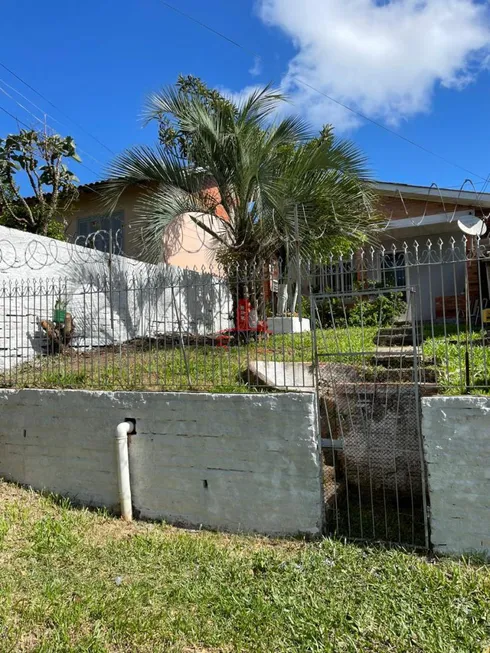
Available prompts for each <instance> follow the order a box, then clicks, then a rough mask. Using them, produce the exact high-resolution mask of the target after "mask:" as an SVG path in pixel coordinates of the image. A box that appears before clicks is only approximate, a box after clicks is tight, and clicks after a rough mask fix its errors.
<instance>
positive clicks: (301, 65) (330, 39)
mask: <svg viewBox="0 0 490 653" xmlns="http://www.w3.org/2000/svg"><path fill="white" fill-rule="evenodd" d="M174 4H175V6H178V7H179V9H181V10H182V11H186V12H188V13H189V14H192V15H193V16H194V17H195V18H196V19H198V20H201V21H203V22H205V23H207V24H209V25H211V26H213V27H214V28H215V29H216V30H218V31H220V32H222V33H224V34H226V35H228V36H229V37H230V38H232V39H234V40H235V41H237V42H239V43H241V44H242V45H243V46H244V47H245V48H246V49H247V50H250V51H252V52H257V53H259V54H260V60H257V59H255V58H254V56H253V55H252V54H250V53H249V52H247V51H244V50H242V49H239V48H237V47H235V46H233V45H232V44H230V43H227V42H226V41H224V40H223V39H221V38H219V37H218V36H215V35H213V34H211V33H209V32H208V31H206V30H205V29H203V28H202V27H200V26H198V25H196V24H194V23H192V22H191V21H189V20H187V19H186V18H184V17H182V16H180V15H178V14H176V13H175V12H172V11H171V10H169V9H168V8H167V7H165V6H164V4H163V3H162V2H161V0H119V2H118V3H114V2H110V1H109V0H85V1H84V2H83V3H75V2H66V0H64V1H63V2H62V1H61V0H48V1H47V2H43V3H39V2H36V3H35V2H32V0H16V2H15V3H8V4H5V5H4V6H3V7H2V18H3V21H2V22H3V27H4V29H3V30H2V40H1V45H0V55H1V56H0V61H1V62H2V63H3V64H5V65H6V66H8V67H9V68H11V69H12V70H13V71H15V72H16V73H17V75H19V76H20V77H22V78H23V79H24V80H25V81H26V82H28V83H29V84H31V85H32V86H33V87H35V88H36V89H37V90H39V91H40V92H41V93H42V94H43V95H45V96H46V97H47V98H49V100H51V101H52V102H53V103H54V104H55V105H56V106H57V107H58V108H59V109H61V111H62V112H63V113H66V114H67V115H69V116H70V117H71V118H72V119H73V120H75V121H76V122H77V123H79V125H81V126H82V127H83V128H84V129H85V130H87V131H89V132H90V133H92V134H93V135H94V136H95V137H96V138H98V139H99V140H100V141H101V142H103V143H104V145H105V146H106V147H107V148H108V149H109V150H111V151H113V152H118V151H120V150H121V149H124V148H126V147H129V146H131V145H135V144H140V143H152V142H154V141H155V139H156V128H155V127H154V126H150V127H145V128H143V126H142V123H141V120H140V118H139V116H140V112H141V107H142V104H143V101H144V98H145V96H146V95H147V94H148V93H149V92H151V91H153V90H155V89H158V88H159V87H161V86H163V85H166V84H171V83H173V82H174V81H175V79H176V77H177V75H178V74H179V73H184V74H194V75H198V76H200V77H202V78H203V79H204V80H205V81H206V82H207V83H208V84H210V85H212V86H218V87H220V88H223V89H227V90H229V91H230V92H233V93H237V94H240V93H241V92H243V90H244V89H246V88H247V87H250V86H254V85H260V84H263V83H266V82H269V81H272V82H274V83H275V84H277V85H281V86H282V88H284V89H286V90H287V91H288V92H289V93H290V95H291V98H292V104H291V106H290V109H289V110H290V111H291V112H299V113H301V114H302V115H304V116H305V117H306V118H307V119H308V120H310V121H311V122H312V123H313V124H314V125H315V126H316V127H320V126H321V123H326V122H333V124H334V125H336V126H337V128H338V130H339V132H341V133H342V135H343V136H347V137H349V138H351V139H353V140H354V141H355V142H356V143H357V144H358V145H359V147H360V148H362V150H364V152H365V153H366V154H367V155H368V157H369V160H370V162H371V167H372V169H373V172H374V174H375V176H376V178H378V179H382V180H385V181H398V182H405V183H415V184H431V183H432V182H436V183H438V184H439V185H441V186H458V185H459V184H461V183H462V182H463V181H464V179H465V178H466V177H471V178H472V179H473V181H474V182H475V184H477V188H478V189H480V188H481V187H482V179H481V178H485V177H486V176H487V175H489V174H490V157H489V156H488V155H487V152H488V151H489V145H490V121H489V119H488V113H489V111H488V106H489V96H490V73H489V69H488V61H489V58H488V53H489V52H490V49H489V47H490V18H489V15H488V9H489V3H488V2H487V1H484V2H482V1H481V0H479V1H478V0H425V2H419V1H417V2H416V1H415V0H397V2H389V1H388V2H386V1H385V0H384V1H383V2H379V1H378V0H302V2H297V0H258V2H248V1H246V0H235V2H229V1H228V2H227V1H226V0H207V1H206V2H203V1H202V0H174ZM26 17H28V20H27V19H26ZM298 79H300V80H302V81H303V82H304V81H306V82H307V83H309V84H310V85H312V86H315V88H317V89H319V90H321V91H322V92H323V93H327V94H329V95H332V96H335V97H337V98H339V99H341V100H342V101H343V102H344V103H346V104H349V105H350V106H353V107H355V108H356V109H357V110H359V111H361V112H362V113H365V114H366V115H368V116H369V117H370V118H372V119H374V120H376V121H379V122H380V123H382V124H383V125H385V126H387V127H388V128H389V129H392V130H394V131H395V132H396V133H397V134H400V135H402V136H404V137H405V138H407V139H411V140H413V141H416V142H417V143H419V144H420V145H422V146H423V147H425V148H427V149H429V150H432V151H434V152H436V153H438V154H439V155H440V156H442V157H444V158H446V159H448V160H450V161H452V162H454V163H456V164H458V165H460V166H462V167H464V168H467V169H468V170H470V171H472V173H473V174H469V173H465V172H464V171H462V170H460V169H458V168H457V167H454V166H452V165H449V164H447V163H445V162H443V161H441V160H440V159H437V158H435V157H433V156H431V155H430V154H428V153H426V152H423V151H421V150H420V149H417V148H415V147H413V146H412V145H410V144H408V143H407V142H404V141H403V140H401V139H400V138H397V137H396V136H395V135H393V134H391V133H387V132H386V131H384V130H383V129H380V128H379V127H377V126H375V125H373V124H370V123H366V122H365V121H363V120H361V119H359V118H358V117H357V116H355V115H354V114H349V112H346V111H344V110H342V109H340V108H339V107H338V106H337V105H334V104H332V103H330V102H329V101H328V100H326V98H325V97H324V96H323V95H321V94H319V93H317V92H316V91H312V90H310V89H308V88H307V87H305V86H304V85H301V84H298V82H297V80H298ZM11 87H13V88H11ZM1 89H3V92H2V91H1ZM13 89H15V90H16V91H20V92H21V93H22V94H23V95H25V96H26V97H27V98H29V99H30V100H31V101H32V102H34V103H35V104H36V105H37V106H38V107H39V109H42V110H44V111H47V112H48V113H49V114H50V115H51V116H52V118H48V123H49V124H50V125H51V126H52V127H54V128H55V129H56V130H57V131H59V132H60V133H63V134H68V133H70V134H72V135H73V136H74V137H75V139H76V142H77V144H78V146H79V147H80V148H81V149H82V150H83V152H82V153H81V156H82V159H83V163H84V164H86V165H87V166H88V167H90V168H91V169H92V171H93V172H92V171H89V170H87V169H86V168H79V167H77V174H78V176H79V177H80V179H81V180H82V181H83V182H87V181H93V180H94V179H96V175H95V174H94V172H95V173H97V174H98V175H101V174H103V170H104V164H106V163H107V162H108V161H109V160H110V158H111V154H110V152H109V151H108V150H107V149H106V148H105V147H103V146H101V145H100V144H99V143H97V142H96V141H95V140H93V139H92V138H91V137H90V136H88V135H87V133H85V132H84V131H83V130H82V129H80V128H79V127H78V126H76V125H74V124H73V123H72V122H71V121H70V120H68V119H67V118H66V117H65V116H64V115H62V113H61V112H60V111H58V110H57V109H54V108H53V107H52V106H50V105H49V104H48V103H47V102H45V101H44V100H42V99H41V98H40V97H38V96H36V95H35V94H34V93H33V92H32V91H31V90H29V89H28V88H26V87H25V86H24V85H23V84H22V83H21V82H20V81H19V80H18V79H16V78H15V77H13V76H12V75H10V74H9V73H8V72H7V71H6V70H4V69H3V68H0V106H1V107H3V108H4V109H6V110H8V111H10V112H11V113H12V114H15V115H16V116H18V118H19V119H20V120H22V121H24V122H26V123H27V124H32V125H35V124H36V122H35V119H34V118H33V116H31V115H29V113H27V112H26V111H25V110H24V109H23V108H22V107H20V106H19V105H18V104H16V102H15V101H14V100H13V99H11V98H9V97H8V96H7V95H6V94H5V92H6V93H8V94H10V95H12V97H13V98H15V100H17V102H19V103H20V104H22V105H24V107H26V108H28V109H29V110H31V111H32V112H33V113H34V114H37V115H38V116H41V112H40V111H39V110H38V109H35V108H34V107H33V106H32V104H29V103H28V102H27V101H26V100H25V99H23V98H21V97H20V95H18V94H17V93H16V92H15V91H14V90H13ZM54 119H57V120H59V121H61V122H62V123H66V124H59V123H58V122H55V120H54ZM15 129H16V123H15V121H14V120H13V119H12V118H11V117H9V116H7V115H6V114H5V113H4V112H3V111H0V134H1V135H4V134H6V133H8V132H9V131H15ZM91 157H94V158H95V159H96V160H94V159H93V158H91Z"/></svg>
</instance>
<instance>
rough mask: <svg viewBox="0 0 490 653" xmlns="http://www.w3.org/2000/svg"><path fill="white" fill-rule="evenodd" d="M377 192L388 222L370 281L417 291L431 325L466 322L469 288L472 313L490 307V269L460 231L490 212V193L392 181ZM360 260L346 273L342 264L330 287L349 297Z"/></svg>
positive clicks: (378, 185)
mask: <svg viewBox="0 0 490 653" xmlns="http://www.w3.org/2000/svg"><path fill="white" fill-rule="evenodd" d="M375 187H376V190H377V192H378V194H379V196H380V210H381V213H382V215H383V216H384V217H385V218H386V223H385V226H384V228H383V229H382V231H381V232H380V233H379V245H377V246H376V247H375V259H374V260H373V261H371V263H370V264H367V265H366V267H370V268H371V272H370V273H369V275H368V276H370V277H371V278H372V279H374V280H375V281H378V282H380V283H381V285H383V286H385V287H392V286H393V287H399V288H407V287H411V288H413V289H414V290H415V292H416V293H417V298H416V304H417V306H416V308H417V316H418V318H419V319H422V320H426V321H428V320H433V321H438V320H442V319H443V318H446V319H453V318H455V317H456V316H458V317H459V318H461V317H462V316H463V315H464V314H465V311H466V306H465V304H466V295H465V293H466V283H468V295H469V303H470V310H471V311H472V312H473V310H474V308H475V307H477V309H478V310H480V309H481V308H485V307H486V306H487V304H488V305H489V306H490V302H489V297H490V295H489V288H490V269H489V266H488V265H487V262H486V261H481V260H480V261H476V260H475V259H476V256H473V255H471V253H470V249H471V248H474V247H475V242H474V241H475V239H474V238H471V237H468V238H467V241H466V242H465V240H464V237H465V234H464V233H462V231H461V230H460V228H459V227H458V221H460V220H463V221H467V220H468V219H471V218H469V216H475V217H479V218H481V217H484V216H485V215H488V214H489V213H490V193H478V192H476V191H473V190H471V191H468V190H462V191H461V190H454V189H446V188H437V187H428V186H415V185H410V184H396V183H391V182H376V184H375ZM487 244H488V249H489V250H490V243H489V241H488V240H487V239H482V240H481V242H480V245H481V247H480V254H481V255H483V251H484V248H485V245H487ZM359 256H360V254H359V253H357V254H356V256H355V257H354V258H353V259H352V260H350V261H348V260H345V259H344V260H343V261H342V264H341V268H342V271H341V272H340V270H339V266H338V265H337V266H336V267H335V269H333V270H332V269H331V270H330V272H333V274H330V275H329V278H328V279H327V280H326V282H325V285H326V286H328V287H329V288H333V289H334V290H335V291H336V292H341V293H342V292H343V293H345V294H346V295H347V294H348V293H349V291H350V290H352V287H353V285H354V283H355V281H356V279H359V275H360V267H362V266H361V264H360V263H359ZM483 256H484V255H483ZM466 259H468V260H466ZM441 261H444V263H443V264H440V265H439V263H441ZM480 304H482V306H481V307H480Z"/></svg>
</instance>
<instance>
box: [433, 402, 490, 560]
mask: <svg viewBox="0 0 490 653" xmlns="http://www.w3.org/2000/svg"><path fill="white" fill-rule="evenodd" d="M422 433H423V441H424V449H425V457H426V462H427V468H428V481H429V496H430V523H431V540H432V544H433V546H434V549H435V550H436V551H438V552H440V553H456V554H462V553H466V552H478V553H483V554H487V555H490V398H488V397H477V396H474V397H472V396H464V397H430V398H425V399H422Z"/></svg>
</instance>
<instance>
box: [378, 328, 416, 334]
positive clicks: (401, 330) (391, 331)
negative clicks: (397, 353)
mask: <svg viewBox="0 0 490 653" xmlns="http://www.w3.org/2000/svg"><path fill="white" fill-rule="evenodd" d="M378 335H379V336H398V335H400V336H404V335H405V336H411V335H412V327H411V326H393V327H383V328H381V329H378Z"/></svg>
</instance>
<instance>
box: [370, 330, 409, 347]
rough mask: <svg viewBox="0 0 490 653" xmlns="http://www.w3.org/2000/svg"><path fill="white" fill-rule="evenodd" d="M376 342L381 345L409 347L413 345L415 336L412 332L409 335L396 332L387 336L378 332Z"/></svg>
mask: <svg viewBox="0 0 490 653" xmlns="http://www.w3.org/2000/svg"><path fill="white" fill-rule="evenodd" d="M374 342H375V344H377V345H378V346H380V347H395V346H401V347H408V346H409V345H413V338H412V334H411V333H410V334H409V335H401V334H395V335H386V336H383V335H379V334H378V335H377V336H375V338H374Z"/></svg>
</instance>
